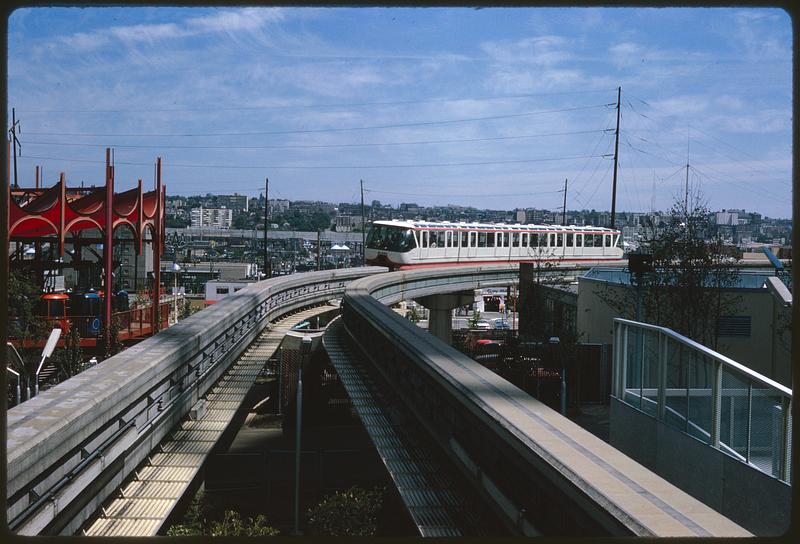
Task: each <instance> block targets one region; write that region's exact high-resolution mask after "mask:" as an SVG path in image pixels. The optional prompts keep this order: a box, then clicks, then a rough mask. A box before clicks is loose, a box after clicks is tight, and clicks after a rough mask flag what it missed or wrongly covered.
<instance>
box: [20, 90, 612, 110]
mask: <svg viewBox="0 0 800 544" xmlns="http://www.w3.org/2000/svg"><path fill="white" fill-rule="evenodd" d="M610 91H611V89H602V90H594V91H589V90H585V91H562V92H549V93H530V94H516V95H501V96H485V97H461V98H429V99H424V100H397V101H385V102H351V103H339V104H286V105H279V106H240V107H228V108H130V109H114V110H20V111H22V112H24V113H29V114H30V113H177V112H221V111H266V110H292V109H314V108H323V109H324V108H353V107H364V106H402V105H409V104H434V103H447V102H465V101H472V102H489V101H495V100H516V99H521V98H533V97H537V96H563V95H568V94H590V93H606V92H610Z"/></svg>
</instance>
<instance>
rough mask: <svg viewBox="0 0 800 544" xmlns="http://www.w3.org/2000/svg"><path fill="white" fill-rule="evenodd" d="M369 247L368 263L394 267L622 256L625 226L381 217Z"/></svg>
mask: <svg viewBox="0 0 800 544" xmlns="http://www.w3.org/2000/svg"><path fill="white" fill-rule="evenodd" d="M366 242H367V245H366V248H365V250H364V254H365V259H366V261H367V264H372V265H378V266H388V267H389V268H391V269H393V270H404V269H409V268H420V267H431V266H457V265H463V264H497V263H517V262H533V261H551V262H587V263H589V262H592V263H593V262H597V263H598V264H600V263H603V262H612V261H619V260H621V259H622V235H621V233H620V231H618V230H614V229H608V228H603V227H577V226H561V225H519V224H517V225H507V224H503V223H450V222H429V221H396V220H393V221H375V222H374V223H372V225H371V227H370V231H369V234H368V236H367V241H366Z"/></svg>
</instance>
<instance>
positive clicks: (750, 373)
mask: <svg viewBox="0 0 800 544" xmlns="http://www.w3.org/2000/svg"><path fill="white" fill-rule="evenodd" d="M614 321H615V322H617V323H624V324H626V325H633V326H636V327H638V328H641V329H647V330H651V331H657V332H660V333H662V334H664V335H666V336H669V337H670V338H672V339H673V340H675V341H676V342H680V343H681V344H684V345H686V346H688V347H690V348H692V349H694V350H697V351H700V352H702V353H703V355H707V356H708V357H711V358H713V359H716V360H717V361H719V362H721V363H722V364H724V365H726V366H730V367H732V368H734V369H736V370H737V371H738V372H741V373H742V374H746V375H747V377H748V378H751V379H753V380H755V381H757V382H760V383H762V384H763V385H766V386H768V387H772V388H774V389H777V390H778V391H780V392H781V393H783V394H784V395H787V396H788V397H789V398H791V397H792V390H791V389H789V388H788V387H786V386H784V385H781V384H779V383H778V382H776V381H775V380H772V379H770V378H768V377H767V376H764V375H763V374H759V373H758V372H756V371H754V370H753V369H751V368H748V367H746V366H744V365H743V364H741V363H737V362H736V361H734V360H733V359H731V358H730V357H726V356H725V355H723V354H722V353H718V352H716V351H714V350H713V349H711V348H709V347H708V346H704V345H703V344H700V343H698V342H695V341H694V340H692V339H691V338H688V337H686V336H683V335H682V334H679V333H677V332H675V331H673V330H672V329H668V328H667V327H662V326H660V325H653V324H651V323H641V322H639V321H633V320H630V319H623V318H621V317H618V318H615V319H614Z"/></svg>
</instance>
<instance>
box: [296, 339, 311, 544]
mask: <svg viewBox="0 0 800 544" xmlns="http://www.w3.org/2000/svg"><path fill="white" fill-rule="evenodd" d="M310 353H311V337H310V336H304V337H303V342H302V344H301V345H300V364H299V366H298V369H297V424H296V425H295V454H294V532H293V534H294V535H300V534H301V533H300V431H301V428H302V423H303V363H306V362H307V360H308V356H309V354H310Z"/></svg>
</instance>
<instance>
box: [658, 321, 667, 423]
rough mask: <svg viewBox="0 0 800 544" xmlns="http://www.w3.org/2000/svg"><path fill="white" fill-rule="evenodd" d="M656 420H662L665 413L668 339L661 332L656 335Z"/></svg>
mask: <svg viewBox="0 0 800 544" xmlns="http://www.w3.org/2000/svg"><path fill="white" fill-rule="evenodd" d="M658 340H659V347H660V348H661V349H659V350H658V351H659V353H658V419H659V420H662V421H663V420H664V417H665V415H666V412H667V353H668V349H669V338H668V337H667V336H666V335H664V334H663V333H662V332H661V331H659V333H658Z"/></svg>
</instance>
